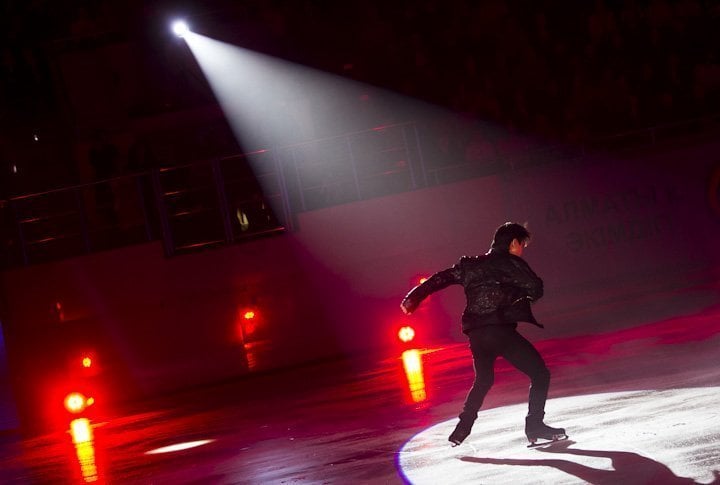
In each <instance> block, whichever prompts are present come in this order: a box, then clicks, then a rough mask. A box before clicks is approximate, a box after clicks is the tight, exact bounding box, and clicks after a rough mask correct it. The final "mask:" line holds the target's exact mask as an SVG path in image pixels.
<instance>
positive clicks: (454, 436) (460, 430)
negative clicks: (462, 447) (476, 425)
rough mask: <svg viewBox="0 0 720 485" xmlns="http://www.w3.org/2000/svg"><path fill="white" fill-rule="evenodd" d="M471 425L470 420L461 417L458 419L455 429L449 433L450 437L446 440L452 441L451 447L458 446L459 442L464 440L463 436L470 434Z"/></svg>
mask: <svg viewBox="0 0 720 485" xmlns="http://www.w3.org/2000/svg"><path fill="white" fill-rule="evenodd" d="M472 425H473V423H472V422H467V421H463V420H462V419H461V420H460V422H459V423H458V424H457V426H455V430H454V431H453V432H452V433H450V437H449V438H448V441H449V442H450V443H452V446H453V447H455V446H458V445H459V444H460V443H462V442H463V441H465V438H467V437H468V436H469V435H470V431H471V429H472Z"/></svg>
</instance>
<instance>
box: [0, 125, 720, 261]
mask: <svg viewBox="0 0 720 485" xmlns="http://www.w3.org/2000/svg"><path fill="white" fill-rule="evenodd" d="M718 121H720V116H718V115H716V116H711V117H706V118H702V119H694V120H689V121H684V122H682V123H674V124H671V125H663V126H658V127H653V128H648V129H644V130H637V131H633V132H628V133H623V134H620V135H616V136H612V137H604V138H598V139H595V140H587V141H586V142H584V143H583V144H568V143H564V144H553V143H548V142H546V141H542V140H528V139H525V138H521V137H512V136H505V137H503V138H499V139H490V138H489V137H488V138H484V137H483V133H482V132H481V131H479V132H476V133H475V138H474V139H470V141H468V142H466V143H465V145H464V146H461V148H462V149H461V150H456V151H454V152H453V151H452V150H448V149H447V146H448V144H447V143H445V142H443V140H442V139H441V138H439V137H438V136H437V135H436V133H434V132H433V131H432V130H430V129H428V128H427V127H426V126H425V125H419V124H418V123H414V122H411V123H401V124H395V125H387V126H380V127H376V128H373V129H370V130H365V131H360V132H355V133H348V134H344V135H340V136H335V137H330V138H323V139H318V140H312V141H307V142H303V143H297V144H293V145H288V146H281V147H276V148H270V149H265V150H259V151H256V152H252V153H243V154H237V155H234V156H230V157H225V158H219V159H213V160H203V161H198V162H193V163H189V164H184V165H176V166H171V167H164V168H160V169H154V170H150V171H146V172H139V173H134V174H129V175H124V176H120V177H115V178H112V179H107V180H101V181H97V182H92V183H87V184H81V185H75V186H72V187H66V188H61V189H56V190H50V191H46V192H41V193H35V194H29V195H23V196H18V197H13V198H11V199H8V200H4V201H0V215H1V216H2V219H0V221H1V222H2V229H3V231H2V238H1V241H0V242H2V247H0V258H1V259H0V268H7V267H12V266H19V265H28V264H33V263H40V262H45V261H52V260H58V259H63V258H67V257H72V256H77V255H81V254H87V253H91V252H95V251H100V250H105V249H112V248H117V247H122V246H127V245H131V244H138V243H142V242H148V241H155V240H160V241H162V243H163V248H164V250H165V254H166V255H168V256H171V255H175V254H179V253H183V252H188V251H195V250H198V249H201V248H206V247H212V246H218V245H225V244H232V243H237V242H242V241H245V240H248V239H253V238H256V237H259V236H265V235H271V234H279V233H282V232H283V231H285V230H287V229H292V228H293V221H294V220H295V217H294V216H295V215H296V214H298V213H301V212H305V211H312V210H318V209H322V208H325V207H330V206H334V205H338V204H344V203H350V202H355V201H359V200H365V199H370V198H374V197H381V196H385V195H390V194H396V193H400V192H406V191H412V190H416V189H419V188H423V187H427V186H432V185H439V184H444V183H452V182H454V181H458V180H465V179H469V178H474V177H481V176H487V175H492V174H498V173H508V172H510V173H512V172H517V171H519V170H523V169H524V168H527V167H531V166H537V165H544V164H548V163H553V162H558V161H560V162H563V163H568V162H570V163H572V162H573V161H575V160H579V159H584V158H585V157H586V156H587V155H588V154H589V153H595V152H597V151H612V150H623V149H628V148H635V147H646V146H651V145H654V144H656V143H658V142H659V141H660V140H666V139H669V138H672V137H674V136H678V135H679V136H686V135H689V134H693V133H707V132H709V131H714V130H715V129H717V128H718V127H719V125H720V124H719V123H718ZM710 129H712V130H710Z"/></svg>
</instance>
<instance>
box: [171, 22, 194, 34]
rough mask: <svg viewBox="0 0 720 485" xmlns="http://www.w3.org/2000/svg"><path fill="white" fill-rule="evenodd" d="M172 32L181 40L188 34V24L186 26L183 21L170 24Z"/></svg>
mask: <svg viewBox="0 0 720 485" xmlns="http://www.w3.org/2000/svg"><path fill="white" fill-rule="evenodd" d="M172 31H173V32H174V33H175V35H177V36H178V37H180V38H182V37H185V35H186V34H187V33H188V32H190V27H188V24H186V23H185V21H183V20H176V21H175V22H173V24H172Z"/></svg>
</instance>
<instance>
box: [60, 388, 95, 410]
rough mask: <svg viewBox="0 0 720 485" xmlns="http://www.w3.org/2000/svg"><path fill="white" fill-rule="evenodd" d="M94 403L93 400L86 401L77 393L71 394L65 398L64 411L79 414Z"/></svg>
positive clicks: (86, 399)
mask: <svg viewBox="0 0 720 485" xmlns="http://www.w3.org/2000/svg"><path fill="white" fill-rule="evenodd" d="M94 402H95V400H94V399H93V398H90V399H88V398H86V397H85V396H83V395H82V394H80V393H79V392H71V393H70V394H68V395H67V396H65V409H67V410H68V411H69V412H71V413H73V414H79V413H81V412H83V411H85V409H86V408H87V407H88V406H91V405H92V404H93V403H94Z"/></svg>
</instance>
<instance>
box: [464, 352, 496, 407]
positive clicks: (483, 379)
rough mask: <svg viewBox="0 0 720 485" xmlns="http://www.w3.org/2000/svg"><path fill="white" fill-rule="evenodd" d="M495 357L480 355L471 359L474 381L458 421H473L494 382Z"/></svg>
mask: <svg viewBox="0 0 720 485" xmlns="http://www.w3.org/2000/svg"><path fill="white" fill-rule="evenodd" d="M495 358H496V357H495V355H493V354H490V355H487V354H481V355H475V356H474V357H473V369H474V371H475V379H474V380H473V385H472V387H471V388H470V392H468V395H467V397H466V398H465V404H464V405H463V410H462V413H460V419H463V417H465V418H467V419H472V420H473V421H475V418H477V413H478V411H479V410H480V407H481V406H482V403H483V401H484V400H485V396H487V393H488V392H489V391H490V388H491V387H492V386H493V383H494V382H495Z"/></svg>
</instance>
